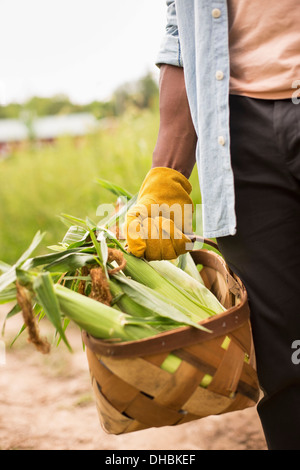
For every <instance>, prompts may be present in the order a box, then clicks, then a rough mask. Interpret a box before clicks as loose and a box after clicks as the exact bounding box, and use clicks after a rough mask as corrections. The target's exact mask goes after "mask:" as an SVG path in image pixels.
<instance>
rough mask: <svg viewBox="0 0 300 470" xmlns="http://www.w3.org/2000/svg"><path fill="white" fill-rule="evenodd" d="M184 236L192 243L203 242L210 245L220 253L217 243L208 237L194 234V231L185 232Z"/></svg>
mask: <svg viewBox="0 0 300 470" xmlns="http://www.w3.org/2000/svg"><path fill="white" fill-rule="evenodd" d="M185 236H186V237H188V238H189V239H190V240H191V241H192V242H193V243H195V242H200V243H204V244H205V245H210V246H212V247H213V248H215V249H216V250H218V252H219V253H220V250H219V247H218V244H217V243H215V242H214V241H212V240H210V239H209V238H204V237H201V236H200V235H196V234H195V233H185Z"/></svg>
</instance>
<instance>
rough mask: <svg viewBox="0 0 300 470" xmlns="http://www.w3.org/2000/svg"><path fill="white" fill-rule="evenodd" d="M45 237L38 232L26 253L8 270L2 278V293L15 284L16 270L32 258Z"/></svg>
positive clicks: (0, 287) (0, 283) (0, 282)
mask: <svg viewBox="0 0 300 470" xmlns="http://www.w3.org/2000/svg"><path fill="white" fill-rule="evenodd" d="M44 235H45V234H44V233H41V232H40V231H38V232H37V233H36V234H35V236H34V238H33V240H32V242H31V244H30V245H29V247H28V248H27V250H26V251H24V253H23V254H22V255H21V256H20V258H19V259H18V261H17V262H16V263H15V264H14V265H13V266H11V268H10V269H8V270H7V271H6V272H5V273H4V274H2V275H1V276H0V292H1V291H3V290H4V289H5V288H6V287H8V286H9V285H10V284H12V283H13V282H15V280H16V268H18V267H19V266H22V264H23V263H24V262H25V261H26V260H27V259H28V258H29V257H30V256H31V254H32V252H33V251H34V250H35V249H36V248H37V246H38V245H39V244H40V242H41V241H42V239H43V237H44Z"/></svg>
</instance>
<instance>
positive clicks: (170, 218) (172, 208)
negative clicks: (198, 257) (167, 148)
mask: <svg viewBox="0 0 300 470" xmlns="http://www.w3.org/2000/svg"><path fill="white" fill-rule="evenodd" d="M191 191H192V186H191V184H190V182H189V181H188V179H187V178H186V177H185V176H184V175H182V174H181V173H179V172H178V171H176V170H173V169H171V168H166V167H156V168H152V169H151V170H150V171H149V173H148V174H147V176H146V178H145V180H144V182H143V184H142V186H141V189H140V191H139V194H138V200H137V203H136V205H135V206H133V208H131V209H129V210H128V212H127V215H126V220H125V225H124V233H125V236H126V242H127V250H128V252H129V253H132V254H133V255H135V256H137V257H139V258H142V257H143V258H145V259H147V260H148V261H151V260H162V259H175V258H177V257H178V256H179V255H181V254H183V253H186V252H187V251H189V250H190V249H191V247H192V244H191V243H192V242H191V240H190V239H189V238H188V237H186V236H185V235H184V234H183V233H186V234H191V233H192V217H193V202H192V199H191V198H190V193H191Z"/></svg>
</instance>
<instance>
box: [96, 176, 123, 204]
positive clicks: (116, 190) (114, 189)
mask: <svg viewBox="0 0 300 470" xmlns="http://www.w3.org/2000/svg"><path fill="white" fill-rule="evenodd" d="M96 183H98V184H100V186H102V188H104V189H107V190H108V191H110V192H111V193H113V194H115V195H116V196H125V197H127V198H128V199H131V198H132V194H131V193H130V192H129V191H127V190H126V189H124V188H122V187H121V186H119V185H117V184H114V183H111V182H110V181H107V180H104V179H102V178H97V179H96Z"/></svg>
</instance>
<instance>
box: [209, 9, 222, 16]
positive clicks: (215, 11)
mask: <svg viewBox="0 0 300 470" xmlns="http://www.w3.org/2000/svg"><path fill="white" fill-rule="evenodd" d="M211 14H212V16H213V17H214V18H220V16H221V10H219V8H214V9H213V11H212V12H211Z"/></svg>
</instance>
